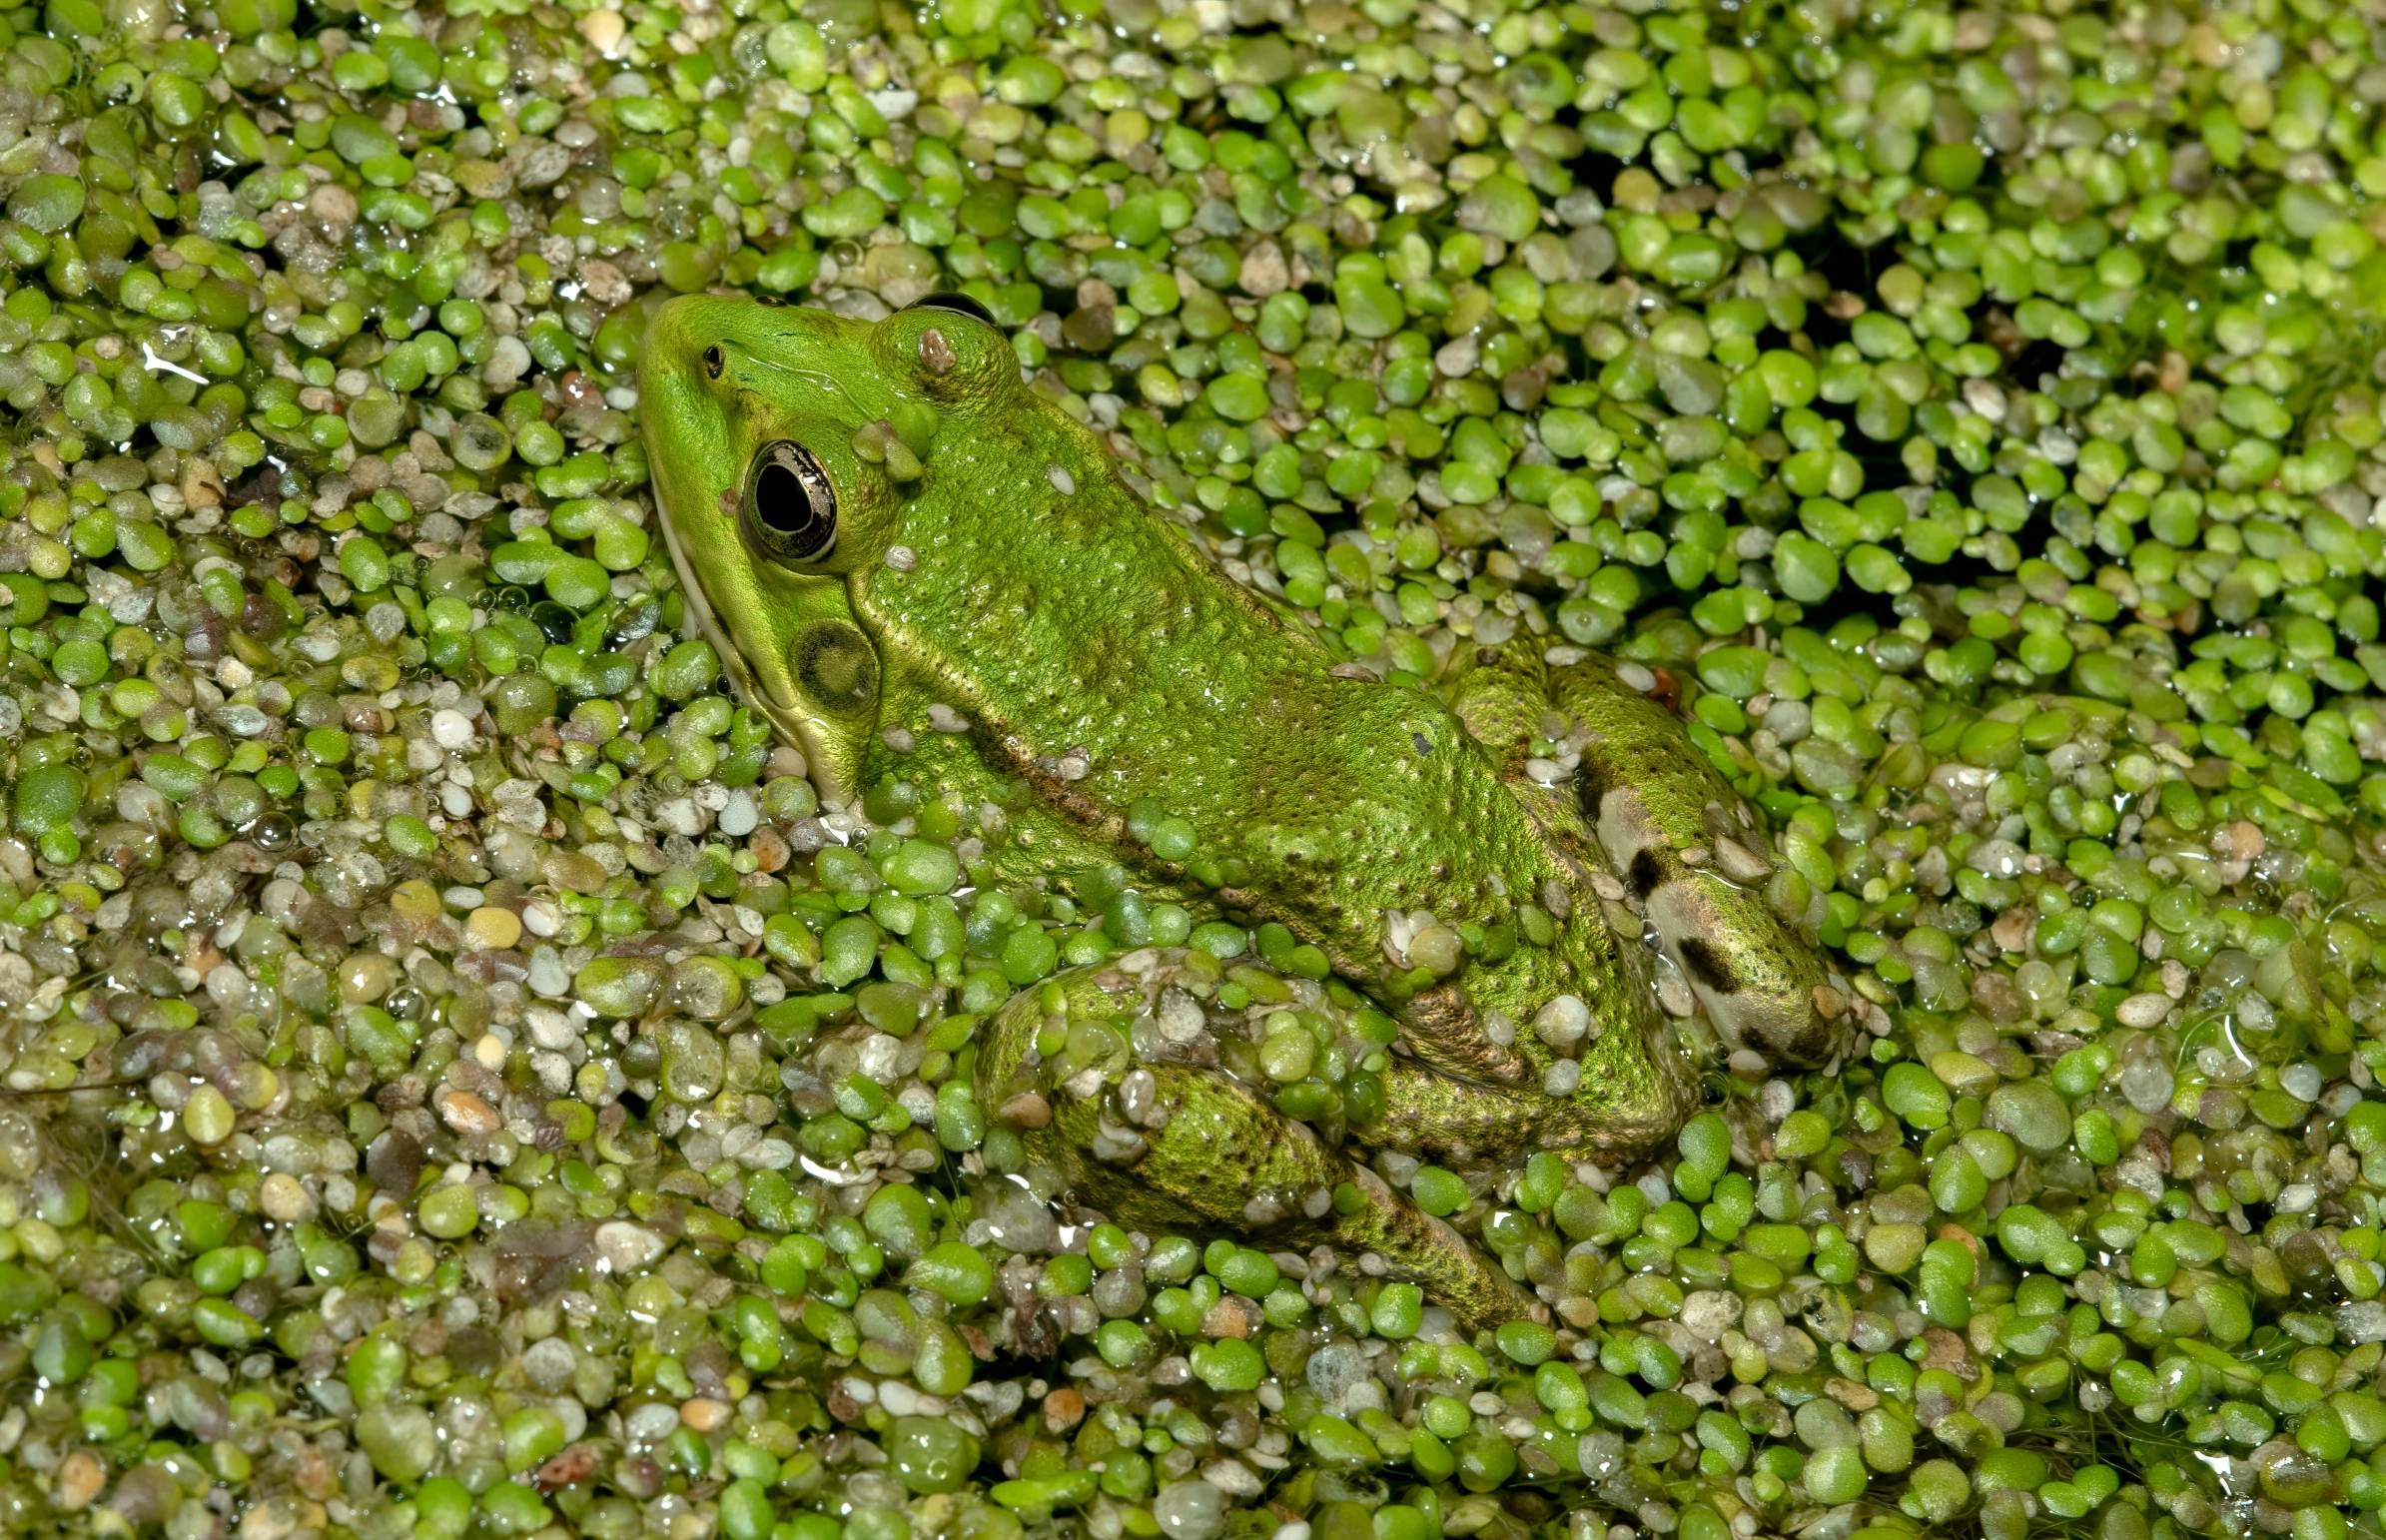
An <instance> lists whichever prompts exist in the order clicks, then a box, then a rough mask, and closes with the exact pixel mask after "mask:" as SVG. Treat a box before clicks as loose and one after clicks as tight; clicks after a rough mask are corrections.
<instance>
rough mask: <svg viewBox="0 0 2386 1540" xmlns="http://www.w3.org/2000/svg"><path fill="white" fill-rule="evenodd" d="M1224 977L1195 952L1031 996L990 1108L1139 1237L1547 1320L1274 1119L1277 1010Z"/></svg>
mask: <svg viewBox="0 0 2386 1540" xmlns="http://www.w3.org/2000/svg"><path fill="white" fill-rule="evenodd" d="M1217 977H1218V973H1217V968H1216V966H1215V964H1214V963H1212V962H1211V961H1210V960H1209V959H1208V958H1206V957H1203V956H1201V955H1200V954H1197V953H1181V952H1174V951H1157V950H1146V951H1143V952H1138V953H1133V954H1130V955H1129V956H1127V957H1125V958H1122V959H1119V960H1118V961H1117V962H1115V963H1112V964H1108V965H1103V966H1100V967H1095V968H1083V969H1077V970H1075V971H1073V972H1070V973H1066V974H1062V975H1060V976H1058V977H1057V978H1055V979H1053V980H1051V981H1049V982H1047V983H1046V984H1045V985H1044V986H1043V988H1042V989H1040V990H1033V991H1030V992H1028V993H1025V994H1022V995H1020V996H1019V997H1017V998H1016V999H1014V1000H1013V1001H1012V1002H1011V1004H1010V1005H1008V1006H1006V1007H1005V1008H1004V1009H1003V1010H1002V1011H1001V1012H999V1013H997V1015H996V1017H995V1019H994V1021H993V1022H992V1023H991V1024H990V1025H989V1026H988V1028H987V1029H986V1034H985V1038H984V1040H983V1042H982V1043H981V1045H980V1048H979V1058H978V1071H977V1089H978V1095H979V1098H980V1102H981V1105H983V1106H985V1107H987V1108H988V1109H989V1110H990V1111H991V1112H992V1113H993V1115H994V1116H995V1117H996V1118H997V1119H999V1120H1001V1121H1002V1122H1003V1123H1004V1124H1006V1125H1007V1126H1009V1127H1010V1128H1012V1129H1013V1130H1014V1131H1015V1132H1016V1133H1017V1134H1018V1135H1019V1137H1020V1138H1021V1140H1022V1142H1023V1143H1024V1144H1025V1145H1026V1147H1027V1150H1028V1154H1029V1155H1030V1157H1031V1158H1033V1159H1035V1160H1039V1161H1042V1162H1044V1163H1046V1164H1048V1165H1050V1166H1051V1167H1052V1168H1053V1169H1054V1170H1056V1171H1057V1172H1059V1173H1060V1175H1061V1177H1062V1180H1063V1182H1064V1184H1065V1185H1066V1187H1067V1188H1068V1190H1069V1191H1070V1193H1071V1194H1072V1195H1073V1196H1074V1197H1075V1198H1076V1200H1078V1201H1080V1202H1082V1203H1084V1204H1086V1205H1087V1206H1088V1207H1091V1208H1095V1209H1099V1210H1101V1211H1102V1212H1103V1213H1105V1214H1107V1215H1108V1216H1109V1217H1111V1218H1112V1219H1113V1220H1115V1221H1117V1222H1119V1223H1122V1224H1125V1225H1128V1226H1130V1227H1132V1228H1143V1229H1153V1230H1178V1231H1187V1232H1193V1233H1197V1234H1209V1235H1225V1236H1230V1237H1233V1238H1235V1239H1238V1240H1242V1241H1244V1242H1246V1243H1250V1244H1254V1245H1260V1246H1265V1247H1271V1248H1273V1249H1277V1250H1294V1249H1306V1248H1307V1247H1310V1246H1313V1245H1316V1244H1318V1243H1320V1242H1323V1243H1328V1244H1332V1245H1334V1246H1337V1247H1339V1248H1342V1249H1344V1250H1347V1251H1350V1252H1352V1253H1360V1252H1371V1253H1373V1254H1374V1255H1376V1256H1378V1257H1380V1258H1381V1259H1382V1260H1383V1262H1384V1263H1385V1265H1386V1266H1387V1268H1388V1269H1389V1270H1390V1271H1391V1272H1392V1273H1394V1274H1397V1275H1401V1276H1405V1277H1408V1278H1410V1279H1413V1280H1414V1281H1416V1282H1417V1283H1419V1284H1420V1285H1422V1286H1423V1288H1424V1290H1425V1292H1426V1294H1427V1295H1428V1296H1429V1297H1430V1298H1432V1299H1433V1300H1434V1301H1435V1302H1436V1303H1439V1304H1440V1305H1442V1306H1443V1307H1444V1308H1446V1309H1448V1310H1449V1311H1450V1312H1451V1313H1452V1314H1453V1315H1456V1316H1457V1317H1459V1318H1460V1319H1461V1320H1463V1321H1465V1322H1466V1323H1467V1324H1469V1325H1470V1326H1488V1325H1495V1324H1497V1323H1498V1322H1500V1321H1503V1320H1510V1319H1515V1318H1517V1317H1520V1316H1529V1317H1533V1318H1536V1319H1538V1318H1545V1317H1546V1313H1547V1312H1546V1310H1545V1308H1544V1307H1543V1306H1542V1305H1541V1304H1540V1303H1539V1301H1537V1300H1536V1299H1534V1298H1533V1297H1532V1295H1530V1294H1529V1293H1527V1292H1526V1291H1525V1290H1524V1289H1522V1288H1520V1287H1519V1286H1518V1285H1517V1284H1515V1283H1514V1282H1512V1281H1511V1280H1510V1279H1509V1278H1508V1277H1507V1275H1506V1274H1505V1273H1504V1272H1503V1271H1501V1270H1500V1269H1499V1268H1498V1267H1497V1266H1495V1265H1494V1264H1492V1263H1491V1262H1489V1261H1488V1260H1487V1259H1486V1258H1484V1257H1483V1256H1482V1255H1481V1254H1480V1253H1478V1252H1477V1251H1476V1250H1475V1249H1474V1248H1473V1247H1472V1246H1470V1245H1469V1244H1468V1243H1467V1241H1466V1239H1465V1237H1464V1236H1462V1235H1460V1234H1459V1233H1458V1232H1457V1231H1456V1230H1455V1229H1452V1228H1451V1227H1450V1226H1449V1225H1448V1224H1446V1223H1444V1222H1442V1221H1441V1220H1440V1219H1437V1218H1434V1217H1432V1216H1431V1215H1429V1214H1427V1213H1425V1212H1424V1211H1423V1210H1422V1209H1419V1208H1418V1207H1417V1206H1416V1205H1415V1204H1414V1203H1412V1202H1410V1201H1409V1199H1408V1198H1407V1197H1406V1196H1405V1195H1403V1194H1401V1193H1399V1192H1395V1191H1393V1190H1392V1189H1391V1188H1390V1187H1389V1186H1387V1185H1386V1184H1385V1183H1384V1182H1383V1180H1382V1179H1381V1178H1380V1177H1378V1176H1377V1175H1376V1174H1375V1173H1374V1172H1373V1171H1371V1170H1368V1169H1367V1168H1366V1167H1365V1166H1364V1165H1362V1164H1360V1163H1358V1162H1357V1161H1355V1160H1352V1159H1350V1158H1349V1157H1347V1156H1346V1155H1343V1154H1342V1153H1341V1152H1340V1151H1338V1150H1335V1149H1333V1148H1331V1147H1329V1146H1328V1144H1327V1143H1326V1141H1325V1140H1324V1139H1322V1138H1320V1137H1319V1134H1318V1132H1317V1131H1316V1130H1315V1129H1313V1128H1311V1127H1310V1126H1309V1125H1307V1124H1304V1123H1300V1122H1296V1121H1295V1120H1293V1119H1291V1118H1289V1117H1286V1116H1285V1115H1284V1114H1283V1113H1281V1112H1279V1111H1277V1110H1276V1108H1275V1106H1274V1105H1273V1100H1274V1096H1275V1094H1276V1091H1277V1084H1276V1083H1275V1082H1274V1081H1272V1080H1271V1079H1270V1078H1269V1077H1268V1076H1267V1075H1266V1073H1265V1072H1264V1071H1263V1070H1262V1069H1261V1068H1260V1064H1259V1059H1258V1050H1257V1047H1256V1046H1255V1045H1254V1043H1253V1041H1252V1026H1253V1025H1254V1023H1253V1018H1254V1017H1257V1018H1265V1017H1266V1016H1267V1015H1268V1014H1269V1012H1268V1010H1267V1008H1264V1007H1254V1008H1249V1009H1246V1010H1240V1011H1229V1010H1226V1009H1224V1008H1222V1007H1219V1006H1217V1005H1216V1004H1215V1001H1214V998H1213V996H1214V987H1215V985H1216V982H1217ZM1279 1009H1280V1008H1279ZM1360 1046H1362V1047H1363V1045H1360ZM1330 1052H1331V1051H1330V1050H1329V1051H1328V1054H1329V1055H1330ZM1276 1063H1277V1065H1278V1067H1279V1068H1280V1067H1281V1065H1282V1063H1283V1060H1282V1057H1281V1056H1278V1058H1277V1060H1276ZM1294 1084H1296V1085H1307V1084H1308V1082H1307V1081H1306V1080H1303V1081H1301V1082H1296V1083H1294ZM1321 1084H1322V1083H1321ZM1344 1084H1345V1085H1348V1082H1347V1081H1345V1083H1344ZM1325 1089H1328V1090H1330V1088H1329V1087H1328V1088H1325ZM1351 1089H1352V1090H1353V1091H1357V1089H1358V1088H1355V1087H1354V1088H1351ZM1359 1094H1361V1095H1365V1094H1366V1093H1364V1092H1360V1093H1359ZM1338 1095H1339V1094H1338V1093H1337V1096H1338Z"/></svg>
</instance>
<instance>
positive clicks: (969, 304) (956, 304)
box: [903, 294, 994, 327]
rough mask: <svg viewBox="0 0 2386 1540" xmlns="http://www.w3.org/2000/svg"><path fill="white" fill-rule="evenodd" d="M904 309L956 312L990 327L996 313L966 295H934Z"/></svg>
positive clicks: (912, 303) (915, 301) (916, 301)
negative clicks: (975, 318)
mask: <svg viewBox="0 0 2386 1540" xmlns="http://www.w3.org/2000/svg"><path fill="white" fill-rule="evenodd" d="M903 308H904V309H905V310H907V311H956V312H959V313H960V314H961V315H964V316H975V317H977V318H978V319H979V320H980V321H983V322H985V323H986V324H987V325H988V326H990V327H991V326H993V325H994V312H992V311H990V310H988V309H987V308H986V307H985V306H983V305H980V304H979V303H978V302H977V301H975V300H973V299H971V298H970V297H969V296H968V295H965V294H932V295H929V296H927V297H926V298H924V299H918V300H914V301H912V302H911V304H909V305H906V306H905V307H903Z"/></svg>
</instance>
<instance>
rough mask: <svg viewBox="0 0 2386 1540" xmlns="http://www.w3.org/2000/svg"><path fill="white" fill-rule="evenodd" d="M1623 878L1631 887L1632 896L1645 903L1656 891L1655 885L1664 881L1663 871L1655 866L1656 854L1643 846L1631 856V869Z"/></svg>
mask: <svg viewBox="0 0 2386 1540" xmlns="http://www.w3.org/2000/svg"><path fill="white" fill-rule="evenodd" d="M1624 877H1625V880H1626V881H1627V882H1629V883H1630V884H1631V885H1632V896H1633V897H1634V898H1636V899H1640V900H1642V901H1644V902H1646V901H1647V899H1648V897H1649V895H1650V894H1652V893H1654V892H1656V891H1657V885H1658V884H1659V883H1661V882H1663V881H1665V869H1664V868H1663V867H1660V866H1659V865H1658V864H1657V852H1655V851H1653V850H1651V849H1649V848H1648V847H1646V846H1643V847H1642V848H1641V850H1640V851H1639V853H1638V854H1636V855H1634V856H1633V858H1632V866H1631V869H1630V870H1629V871H1627V872H1626V873H1625V874H1624Z"/></svg>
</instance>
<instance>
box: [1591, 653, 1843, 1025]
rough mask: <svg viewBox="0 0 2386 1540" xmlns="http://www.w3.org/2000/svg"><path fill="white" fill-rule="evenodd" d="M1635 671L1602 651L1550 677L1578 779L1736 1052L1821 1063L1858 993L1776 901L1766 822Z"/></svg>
mask: <svg viewBox="0 0 2386 1540" xmlns="http://www.w3.org/2000/svg"><path fill="white" fill-rule="evenodd" d="M1625 670H1633V671H1635V672H1639V673H1642V674H1644V675H1645V674H1646V670H1640V669H1638V667H1637V665H1633V664H1622V665H1613V664H1610V663H1608V662H1607V661H1605V660H1603V659H1598V658H1591V659H1586V660H1584V661H1582V662H1579V663H1573V664H1569V665H1566V666H1564V667H1561V668H1554V669H1552V670H1550V679H1549V685H1550V693H1549V698H1550V702H1551V704H1552V705H1554V706H1555V707H1556V708H1557V710H1558V711H1560V712H1562V713H1563V714H1564V715H1565V716H1566V717H1568V718H1569V719H1570V720H1571V721H1572V723H1573V729H1574V730H1573V733H1572V735H1571V737H1570V739H1569V742H1570V743H1572V744H1573V745H1575V746H1576V747H1577V750H1578V752H1579V754H1580V756H1581V764H1580V766H1579V768H1578V769H1577V771H1576V777H1575V784H1576V788H1577V791H1578V793H1579V796H1580V798H1581V805H1582V808H1583V811H1584V812H1585V814H1586V815H1587V816H1588V817H1589V819H1590V822H1591V826H1592V829H1593V830H1594V832H1595V834H1596V837H1597V840H1598V844H1599V847H1600V849H1601V850H1602V851H1603V852H1604V853H1605V855H1606V862H1607V865H1608V866H1609V867H1610V868H1611V870H1612V871H1613V873H1614V875H1615V877H1616V878H1617V880H1618V881H1620V882H1621V883H1622V884H1623V885H1624V888H1625V890H1626V893H1627V895H1628V897H1629V900H1630V902H1631V903H1632V904H1633V905H1634V906H1636V907H1638V908H1639V909H1640V911H1641V913H1642V914H1643V916H1644V917H1645V918H1646V919H1647V922H1648V925H1649V927H1650V929H1651V931H1653V932H1654V934H1655V937H1656V939H1657V941H1658V943H1659V945H1660V947H1661V948H1662V950H1663V951H1664V952H1665V954H1666V956H1667V957H1668V958H1670V959H1671V960H1672V962H1673V964H1674V966H1675V967H1676V968H1677V969H1679V970H1680V977H1681V982H1682V984H1683V985H1686V986H1687V988H1688V989H1689V991H1690V992H1691V994H1692V995H1693V996H1695V998H1696V999H1697V1001H1698V1003H1699V1005H1700V1006H1701V1007H1702V1008H1703V1009H1704V1012H1705V1015H1706V1016H1707V1019H1708V1020H1709V1021H1710V1022H1712V1023H1713V1024H1714V1026H1715V1029H1716V1032H1717V1034H1718V1035H1719V1036H1720V1037H1721V1038H1722V1039H1723V1041H1724V1044H1725V1046H1726V1048H1727V1049H1728V1050H1731V1051H1739V1050H1748V1051H1751V1052H1753V1053H1754V1054H1756V1055H1757V1056H1758V1057H1759V1058H1761V1059H1763V1060H1764V1061H1765V1062H1766V1063H1767V1064H1769V1065H1817V1064H1821V1063H1823V1062H1824V1061H1825V1060H1826V1059H1827V1058H1829V1057H1830V1055H1831V1052H1832V1050H1833V1048H1834V1046H1835V1045H1836V1044H1837V1042H1838V1040H1839V1038H1840V1036H1841V1030H1840V1029H1841V1022H1842V1020H1843V1018H1844V1016H1845V1013H1846V1010H1847V999H1846V997H1845V996H1844V995H1843V994H1841V993H1840V992H1839V991H1838V990H1837V989H1834V988H1833V987H1832V985H1831V983H1830V981H1829V978H1828V977H1827V975H1826V974H1825V972H1824V969H1823V965H1822V962H1821V960H1820V959H1819V958H1818V957H1817V955H1816V953H1815V950H1814V948H1813V946H1812V945H1811V944H1810V943H1809V941H1808V940H1807V939H1806V937H1804V936H1803V935H1801V934H1800V932H1799V930H1798V929H1797V928H1796V927H1794V926H1792V925H1791V924H1790V923H1789V922H1787V921H1786V920H1784V919H1783V917H1782V916H1781V914H1780V913H1779V912H1778V911H1777V910H1776V908H1775V906H1774V903H1773V899H1774V897H1776V895H1775V894H1774V892H1773V891H1772V890H1773V889H1774V886H1775V882H1776V876H1777V872H1778V871H1779V870H1780V863H1779V862H1778V861H1777V859H1776V857H1775V855H1774V853H1773V847H1772V844H1771V842H1770V840H1768V839H1767V837H1766V834H1765V830H1764V826H1763V823H1762V822H1761V821H1760V820H1759V819H1758V818H1757V817H1756V815H1755V814H1754V813H1753V812H1752V811H1751V810H1750V809H1749V807H1748V805H1747V804H1746V803H1745V802H1744V801H1743V800H1742V799H1741V797H1740V795H1739V793H1738V792H1736V791H1734V790H1733V789H1732V788H1731V787H1730V786H1729V785H1727V784H1725V782H1724V781H1723V779H1722V778H1721V777H1720V776H1718V775H1717V774H1716V773H1715V772H1714V770H1713V769H1712V767H1710V765H1709V764H1708V762H1707V757H1706V755H1705V754H1704V753H1702V752H1701V751H1700V750H1699V749H1698V748H1697V746H1696V745H1694V744H1692V743H1691V742H1690V739H1689V736H1688V734H1687V733H1686V732H1685V731H1684V730H1683V726H1682V723H1681V721H1680V719H1679V718H1677V717H1676V716H1675V715H1674V713H1673V712H1672V711H1670V710H1668V709H1667V708H1666V707H1665V706H1663V705H1661V704H1660V703H1659V702H1657V701H1655V700H1653V699H1651V698H1650V696H1649V695H1648V694H1647V693H1646V692H1645V691H1644V690H1643V689H1639V688H1635V687H1634V684H1635V681H1634V680H1633V679H1631V678H1628V677H1626V676H1625V672H1624V671H1625ZM1648 682H1649V683H1650V684H1651V685H1652V686H1653V684H1654V680H1653V679H1651V680H1649V681H1648Z"/></svg>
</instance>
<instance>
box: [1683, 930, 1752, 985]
mask: <svg viewBox="0 0 2386 1540" xmlns="http://www.w3.org/2000/svg"><path fill="white" fill-rule="evenodd" d="M1681 950H1682V966H1683V967H1684V968H1686V969H1688V970H1689V971H1690V976H1691V977H1692V978H1693V979H1696V980H1697V981H1698V982H1699V983H1701V984H1704V985H1705V986H1706V987H1707V988H1709V989H1711V990H1713V991H1715V992H1716V993H1717V994H1719V995H1734V994H1738V993H1739V991H1740V979H1739V976H1738V975H1736V974H1734V973H1733V972H1732V964H1731V960H1730V959H1728V958H1726V957H1725V956H1724V955H1723V954H1722V953H1721V952H1718V951H1716V950H1715V947H1714V945H1713V944H1712V943H1710V942H1709V941H1708V940H1707V939H1706V938H1705V937H1703V936H1691V937H1688V938H1685V939H1684V940H1683V942H1682V944H1681Z"/></svg>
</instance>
